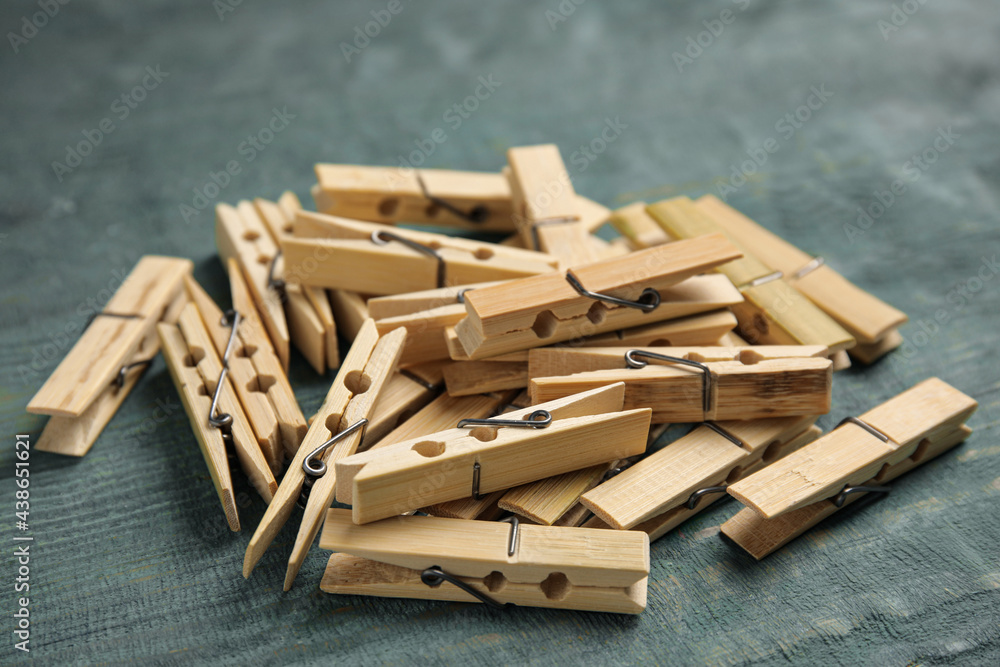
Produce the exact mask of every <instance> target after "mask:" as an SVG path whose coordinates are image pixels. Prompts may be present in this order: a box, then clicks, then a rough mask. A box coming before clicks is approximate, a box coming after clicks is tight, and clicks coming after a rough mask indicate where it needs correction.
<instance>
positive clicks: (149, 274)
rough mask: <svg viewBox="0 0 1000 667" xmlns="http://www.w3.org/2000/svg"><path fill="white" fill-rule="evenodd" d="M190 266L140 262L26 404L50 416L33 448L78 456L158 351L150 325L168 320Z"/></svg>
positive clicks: (154, 259) (151, 259)
mask: <svg viewBox="0 0 1000 667" xmlns="http://www.w3.org/2000/svg"><path fill="white" fill-rule="evenodd" d="M192 266H193V265H192V263H191V262H190V261H189V260H186V259H180V258H176V257H160V256H157V255H146V256H144V257H142V258H141V259H140V260H139V262H138V263H137V264H136V265H135V267H134V268H133V269H132V271H131V273H129V275H128V277H127V278H126V279H125V281H124V282H123V283H122V285H121V286H120V287H119V288H118V290H117V291H116V292H115V294H114V296H112V297H111V299H110V300H109V301H108V303H107V304H106V305H105V306H104V308H103V310H102V311H101V312H99V313H96V314H95V315H94V317H93V319H92V320H91V322H90V323H89V324H88V326H87V328H86V330H85V331H84V332H83V335H82V336H80V339H79V340H78V341H77V342H76V343H75V344H74V345H73V347H72V348H71V349H70V351H69V353H68V354H67V355H66V357H65V358H64V359H63V360H62V361H61V362H60V363H59V365H58V366H57V367H56V369H55V371H53V372H52V375H51V376H49V378H48V379H47V380H46V381H45V383H44V384H43V385H42V387H41V388H40V389H39V390H38V392H37V393H36V394H35V395H34V396H33V397H32V399H31V400H30V401H29V402H28V408H27V409H28V412H30V413H33V414H43V415H50V416H51V418H50V419H49V421H48V423H47V424H46V425H45V428H44V429H43V430H42V434H41V436H40V437H39V439H38V441H37V443H36V444H35V448H36V449H38V450H40V451H44V452H53V453H56V454H65V455H68V456H83V455H84V454H86V453H87V452H88V451H90V448H91V446H93V444H94V442H95V441H96V440H97V437H98V436H99V435H100V433H101V431H102V430H103V429H104V427H105V426H106V425H107V423H108V422H109V421H110V420H111V418H112V417H113V416H114V414H115V412H116V411H117V410H118V407H119V406H120V405H121V403H122V401H124V400H125V397H126V396H128V394H129V392H130V391H131V390H132V387H134V386H135V384H136V382H138V380H139V378H140V377H141V376H142V372H143V371H144V370H145V369H146V368H147V367H148V366H149V364H150V363H151V362H152V359H153V357H154V356H156V352H157V350H158V349H159V338H157V335H156V323H157V322H160V321H166V322H173V321H176V319H177V317H178V316H179V314H180V309H181V308H182V307H183V305H184V303H185V301H186V298H185V296H184V286H183V282H182V281H183V279H184V276H186V275H190V273H191V269H192Z"/></svg>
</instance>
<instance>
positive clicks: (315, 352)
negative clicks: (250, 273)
mask: <svg viewBox="0 0 1000 667" xmlns="http://www.w3.org/2000/svg"><path fill="white" fill-rule="evenodd" d="M254 208H255V209H256V210H257V214H258V215H259V216H260V219H261V220H263V221H264V225H265V226H266V227H267V231H269V232H270V233H271V239H272V240H273V241H274V243H275V244H276V245H277V247H278V249H279V253H278V257H276V258H275V260H274V262H273V263H272V264H271V276H270V277H269V279H268V284H270V285H272V286H273V287H274V288H276V289H277V291H278V292H279V294H280V296H282V300H283V302H284V305H285V319H286V321H287V322H288V334H289V336H290V337H291V341H292V343H294V344H295V347H297V348H299V351H300V352H302V355H303V356H304V357H305V358H306V360H307V361H308V362H309V365H310V366H312V367H313V368H314V369H315V370H316V372H317V373H319V374H320V375H322V374H323V373H325V372H326V371H327V369H331V368H337V367H338V366H340V350H339V349H338V347H337V326H336V322H335V321H334V318H333V310H332V308H331V307H330V299H329V298H328V297H327V294H326V290H324V289H323V288H322V287H308V286H304V285H302V284H301V280H300V278H299V276H297V275H295V274H293V273H291V272H288V271H285V263H284V259H283V258H282V257H281V256H280V254H281V253H280V248H281V244H282V243H283V242H284V241H285V240H286V239H289V238H291V237H292V224H293V222H294V220H295V214H296V213H297V212H298V211H300V210H302V205H301V204H300V203H299V198H298V197H296V196H295V193H294V192H285V193H284V194H282V195H281V198H280V199H278V201H277V202H272V201H268V200H266V199H260V198H257V199H255V200H254Z"/></svg>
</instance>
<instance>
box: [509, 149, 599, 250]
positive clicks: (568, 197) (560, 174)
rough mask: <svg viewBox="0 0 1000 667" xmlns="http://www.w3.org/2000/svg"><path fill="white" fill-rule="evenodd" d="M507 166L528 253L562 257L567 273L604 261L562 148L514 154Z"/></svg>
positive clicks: (517, 218)
mask: <svg viewBox="0 0 1000 667" xmlns="http://www.w3.org/2000/svg"><path fill="white" fill-rule="evenodd" d="M507 162H508V163H509V164H510V167H509V168H508V169H507V170H506V171H505V173H506V174H507V176H508V179H509V181H510V191H511V200H512V202H513V209H514V220H515V223H516V225H517V229H518V231H519V232H520V233H521V238H522V240H523V243H524V245H525V247H527V248H533V249H535V250H541V251H543V252H547V253H550V254H552V255H554V256H556V257H558V258H559V263H560V266H561V267H562V268H567V267H570V266H578V265H580V264H589V263H591V262H595V261H597V260H599V259H601V254H600V252H599V251H598V249H597V247H596V245H595V244H594V243H592V242H591V236H590V229H589V228H588V227H586V226H585V225H584V223H583V220H582V218H581V216H580V206H579V202H578V200H577V195H576V192H574V190H573V184H572V183H571V182H570V178H569V172H567V171H566V165H565V164H564V163H563V159H562V156H561V155H560V154H559V148H558V147H557V146H556V145H555V144H542V145H538V146H519V147H516V148H511V149H509V150H508V151H507ZM598 217H599V216H598ZM605 219H606V218H605ZM601 224H603V222H602V223H601Z"/></svg>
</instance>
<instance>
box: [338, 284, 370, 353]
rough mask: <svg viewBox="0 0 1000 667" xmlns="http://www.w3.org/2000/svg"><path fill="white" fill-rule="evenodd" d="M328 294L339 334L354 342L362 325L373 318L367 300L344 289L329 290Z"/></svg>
mask: <svg viewBox="0 0 1000 667" xmlns="http://www.w3.org/2000/svg"><path fill="white" fill-rule="evenodd" d="M327 294H328V295H329V297H330V307H331V308H332V309H333V317H334V319H335V320H336V322H337V332H338V333H340V335H341V336H343V337H344V338H345V339H346V340H354V339H355V338H357V336H358V332H359V331H361V325H362V324H364V323H365V320H367V319H368V318H369V317H371V315H370V314H369V313H368V304H367V302H366V301H365V298H364V297H362V296H361V295H360V294H358V293H357V292H351V291H348V290H342V289H332V290H328V291H327Z"/></svg>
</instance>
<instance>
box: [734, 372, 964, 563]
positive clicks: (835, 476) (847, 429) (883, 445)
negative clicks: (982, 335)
mask: <svg viewBox="0 0 1000 667" xmlns="http://www.w3.org/2000/svg"><path fill="white" fill-rule="evenodd" d="M977 405H978V404H977V403H976V401H975V400H973V399H972V398H970V397H969V396H966V395H965V394H963V393H962V392H960V391H958V390H957V389H955V388H954V387H952V386H950V385H948V384H947V383H945V382H943V381H941V380H939V379H938V378H931V379H929V380H925V381H923V382H921V383H920V384H918V385H916V386H915V387H912V388H911V389H908V390H906V391H904V392H903V393H901V394H899V395H898V396H896V397H895V398H891V399H889V400H888V401H886V402H885V403H883V404H882V405H879V406H878V407H875V408H873V409H871V410H869V411H868V412H866V413H865V414H863V415H861V417H860V418H855V417H848V418H847V419H845V420H843V421H842V422H841V423H840V424H839V425H838V426H837V427H836V428H835V429H834V430H833V431H831V432H830V433H827V434H826V435H825V436H823V437H822V438H819V439H818V440H816V441H815V442H813V443H812V444H810V445H808V446H807V447H804V448H803V449H801V450H799V451H797V452H795V453H793V454H790V455H789V456H787V457H785V458H784V459H782V460H780V461H778V462H777V463H775V464H773V465H771V466H768V467H766V468H764V469H763V470H760V471H759V472H757V473H755V474H753V475H750V476H749V477H746V478H745V479H743V480H741V481H739V482H737V483H735V484H732V485H731V486H730V487H729V488H728V489H727V491H728V493H729V495H731V496H733V497H735V498H736V499H737V500H739V501H740V502H741V503H743V504H744V505H746V506H747V508H746V509H743V510H741V511H740V512H739V513H738V514H737V515H736V516H734V517H733V518H732V519H730V520H729V521H727V522H726V523H725V524H724V525H723V526H722V533H723V534H724V535H726V536H727V537H729V538H730V539H732V540H733V541H734V542H736V543H737V544H738V545H739V546H740V547H742V548H743V549H745V550H746V551H747V552H749V553H750V554H751V555H753V556H754V557H755V558H758V559H760V558H763V557H764V556H766V555H768V554H770V553H772V552H773V551H774V550H776V549H778V548H779V547H781V546H783V545H784V544H786V543H788V542H789V541H791V540H792V539H794V538H796V537H798V536H799V535H801V534H802V533H803V532H805V531H806V530H807V529H809V528H810V527H812V526H814V525H816V524H817V523H818V522H819V521H821V520H822V519H824V518H825V517H827V516H829V515H830V514H833V513H834V512H836V511H837V510H838V509H840V507H842V506H843V505H845V504H847V503H849V502H853V501H854V500H856V499H857V498H858V497H860V496H861V495H864V494H867V493H888V492H889V491H890V490H891V489H890V487H887V486H885V484H886V482H889V481H890V480H893V479H895V478H896V477H898V476H899V475H901V474H903V473H905V472H907V471H909V470H911V469H913V468H915V467H916V466H918V465H922V464H923V463H926V462H927V461H929V460H931V459H932V458H934V457H935V456H938V455H940V454H942V453H944V452H945V451H947V450H949V449H951V448H952V447H954V446H955V445H957V444H958V443H959V442H961V441H963V440H964V439H965V438H966V437H967V436H968V435H969V433H971V430H970V429H969V428H968V427H966V426H965V425H964V422H965V421H966V420H967V419H968V418H969V417H970V416H971V415H972V413H973V412H975V410H976V407H977Z"/></svg>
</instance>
